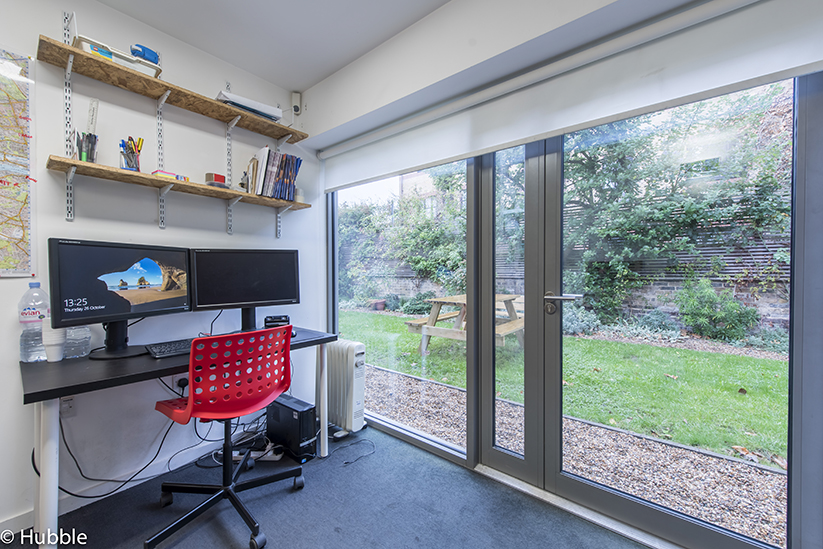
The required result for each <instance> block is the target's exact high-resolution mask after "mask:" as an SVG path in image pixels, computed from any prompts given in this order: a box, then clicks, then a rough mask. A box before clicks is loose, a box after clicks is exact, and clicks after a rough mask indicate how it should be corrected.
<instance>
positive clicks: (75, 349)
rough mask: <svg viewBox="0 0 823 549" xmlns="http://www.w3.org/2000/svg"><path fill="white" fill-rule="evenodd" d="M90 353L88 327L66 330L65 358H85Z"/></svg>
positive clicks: (75, 327)
mask: <svg viewBox="0 0 823 549" xmlns="http://www.w3.org/2000/svg"><path fill="white" fill-rule="evenodd" d="M90 351H91V330H89V327H88V326H72V327H70V328H66V350H65V351H64V357H65V358H79V357H81V356H87V355H88V354H89V352H90Z"/></svg>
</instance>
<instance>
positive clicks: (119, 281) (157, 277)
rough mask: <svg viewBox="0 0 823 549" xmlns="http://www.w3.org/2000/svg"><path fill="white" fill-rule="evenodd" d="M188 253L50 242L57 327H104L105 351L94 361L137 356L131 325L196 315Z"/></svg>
mask: <svg viewBox="0 0 823 549" xmlns="http://www.w3.org/2000/svg"><path fill="white" fill-rule="evenodd" d="M188 257H189V254H188V249H187V248H176V247H170V246H151V245H143V244H131V243H116V242H95V241H89V240H72V239H64V238H50V239H49V279H50V280H49V282H50V284H49V288H50V293H49V296H50V298H51V323H52V326H53V327H55V328H65V327H69V326H80V325H84V324H97V323H100V324H103V327H104V328H105V330H106V340H105V342H106V344H105V348H103V349H99V350H95V351H93V352H92V354H91V355H90V356H89V358H96V359H109V358H121V357H127V356H136V355H140V354H144V353H145V352H146V350H145V347H143V346H135V347H130V346H129V345H128V321H129V320H131V319H135V318H142V317H147V316H155V315H164V314H170V313H180V312H185V311H189V310H191V299H190V294H189V286H188V278H189V259H188Z"/></svg>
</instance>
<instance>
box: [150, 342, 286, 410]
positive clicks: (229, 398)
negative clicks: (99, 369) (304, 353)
mask: <svg viewBox="0 0 823 549" xmlns="http://www.w3.org/2000/svg"><path fill="white" fill-rule="evenodd" d="M291 333H292V327H291V326H279V327H277V328H266V329H264V330H257V331H254V332H241V333H237V334H227V335H218V336H208V337H200V338H197V339H195V340H194V341H192V344H191V353H190V355H189V396H188V398H180V399H172V400H163V401H160V402H158V403H157V405H156V406H155V408H156V409H157V410H158V411H160V412H163V413H164V414H165V415H167V416H168V417H170V418H171V419H172V420H174V421H176V422H178V423H183V424H185V423H188V422H189V419H191V418H192V417H197V418H201V419H230V418H236V417H240V416H244V415H246V414H250V413H253V412H256V411H258V410H261V409H263V408H265V407H266V406H268V405H269V404H271V403H272V402H273V401H274V399H276V398H277V397H278V396H280V395H281V394H282V393H283V391H285V390H287V389H288V388H289V385H290V383H291V362H290V350H291Z"/></svg>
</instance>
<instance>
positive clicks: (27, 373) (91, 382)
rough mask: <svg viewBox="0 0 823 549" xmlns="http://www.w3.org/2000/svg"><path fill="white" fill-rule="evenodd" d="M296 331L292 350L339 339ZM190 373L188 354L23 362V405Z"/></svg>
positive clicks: (301, 330)
mask: <svg viewBox="0 0 823 549" xmlns="http://www.w3.org/2000/svg"><path fill="white" fill-rule="evenodd" d="M294 330H295V332H297V335H296V336H295V337H294V338H292V340H291V350H292V351H296V350H298V349H305V348H307V347H313V346H315V345H322V344H323V343H330V342H332V341H336V340H337V336H336V335H335V334H327V333H325V332H318V331H315V330H309V329H307V328H300V327H298V326H295V327H294ZM188 370H189V355H180V356H174V357H169V358H159V359H158V358H152V357H151V355H147V354H146V355H140V356H135V357H130V358H119V359H115V360H89V358H88V357H84V358H73V359H70V360H62V361H60V362H31V363H29V362H21V363H20V374H21V376H22V378H23V404H32V403H34V402H41V401H44V400H51V399H54V398H60V397H63V396H69V395H76V394H80V393H87V392H90V391H97V390H99V389H108V388H109V387H118V386H120V385H128V384H129V383H137V382H138V381H146V380H149V379H157V378H159V377H164V376H170V375H174V374H182V373H184V372H187V371H188Z"/></svg>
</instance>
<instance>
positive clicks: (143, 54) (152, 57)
mask: <svg viewBox="0 0 823 549" xmlns="http://www.w3.org/2000/svg"><path fill="white" fill-rule="evenodd" d="M131 54H132V55H133V56H135V57H139V58H140V59H145V60H146V61H148V62H149V63H154V64H155V65H159V64H160V56H159V55H157V52H156V51H154V50H153V49H151V48H147V47H146V46H144V45H142V44H134V45H133V46H132V47H131Z"/></svg>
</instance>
